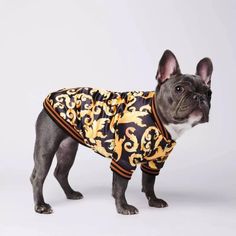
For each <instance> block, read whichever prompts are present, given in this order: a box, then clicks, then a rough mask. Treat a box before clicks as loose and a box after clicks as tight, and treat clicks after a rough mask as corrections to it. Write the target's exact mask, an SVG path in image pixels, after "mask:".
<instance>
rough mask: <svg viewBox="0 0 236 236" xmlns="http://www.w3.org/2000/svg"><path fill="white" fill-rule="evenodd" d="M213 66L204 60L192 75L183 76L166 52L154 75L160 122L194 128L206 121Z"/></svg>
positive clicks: (209, 61) (176, 63)
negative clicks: (156, 83) (186, 125)
mask: <svg viewBox="0 0 236 236" xmlns="http://www.w3.org/2000/svg"><path fill="white" fill-rule="evenodd" d="M212 71H213V65H212V62H211V60H210V59H209V58H203V59H202V60H200V61H199V63H198V64H197V67H196V73H195V74H182V73H181V70H180V67H179V64H178V61H177V59H176V57H175V55H174V54H173V53H172V52H171V51H169V50H166V51H165V52H164V54H163V56H162V58H161V60H160V62H159V67H158V70H157V74H156V79H157V80H158V86H157V88H156V103H157V112H158V114H159V115H160V118H161V119H162V121H163V123H164V124H166V125H169V124H184V123H188V124H191V126H192V127H193V126H195V125H197V124H200V123H205V122H208V120H209V111H210V102H211V93H212V92H211V89H210V85H211V75H212Z"/></svg>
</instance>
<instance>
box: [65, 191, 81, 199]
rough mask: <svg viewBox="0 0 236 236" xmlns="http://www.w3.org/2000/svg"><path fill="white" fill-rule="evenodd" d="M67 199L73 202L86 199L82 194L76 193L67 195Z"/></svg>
mask: <svg viewBox="0 0 236 236" xmlns="http://www.w3.org/2000/svg"><path fill="white" fill-rule="evenodd" d="M66 197H67V198H68V199H72V200H79V199H82V198H84V196H83V195H82V194H81V193H80V192H76V191H74V192H72V193H69V194H67V195H66Z"/></svg>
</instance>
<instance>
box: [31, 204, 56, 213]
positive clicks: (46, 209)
mask: <svg viewBox="0 0 236 236" xmlns="http://www.w3.org/2000/svg"><path fill="white" fill-rule="evenodd" d="M34 209H35V211H36V212H37V213H40V214H52V213H53V210H52V208H51V206H50V205H49V204H47V203H45V204H40V205H36V206H35V208H34Z"/></svg>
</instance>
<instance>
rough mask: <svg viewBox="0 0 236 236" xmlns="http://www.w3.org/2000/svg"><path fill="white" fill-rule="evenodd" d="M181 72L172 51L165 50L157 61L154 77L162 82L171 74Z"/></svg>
mask: <svg viewBox="0 0 236 236" xmlns="http://www.w3.org/2000/svg"><path fill="white" fill-rule="evenodd" d="M176 74H181V71H180V68H179V64H178V61H177V59H176V57H175V55H174V53H173V52H171V51H170V50H166V51H165V52H164V53H163V55H162V57H161V60H160V62H159V66H158V70H157V74H156V79H157V80H158V83H160V84H162V83H163V82H164V81H165V80H167V79H169V78H170V76H171V75H176Z"/></svg>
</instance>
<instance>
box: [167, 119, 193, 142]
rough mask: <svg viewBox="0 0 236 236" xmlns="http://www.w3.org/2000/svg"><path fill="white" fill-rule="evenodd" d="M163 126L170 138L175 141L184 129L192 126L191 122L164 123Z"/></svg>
mask: <svg viewBox="0 0 236 236" xmlns="http://www.w3.org/2000/svg"><path fill="white" fill-rule="evenodd" d="M164 127H165V128H166V129H167V131H168V132H169V133H170V135H171V138H172V139H173V140H175V141H176V139H178V138H179V137H180V136H181V135H182V134H183V133H184V132H185V131H186V130H189V129H191V128H192V124H190V123H184V124H168V125H165V124H164Z"/></svg>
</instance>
